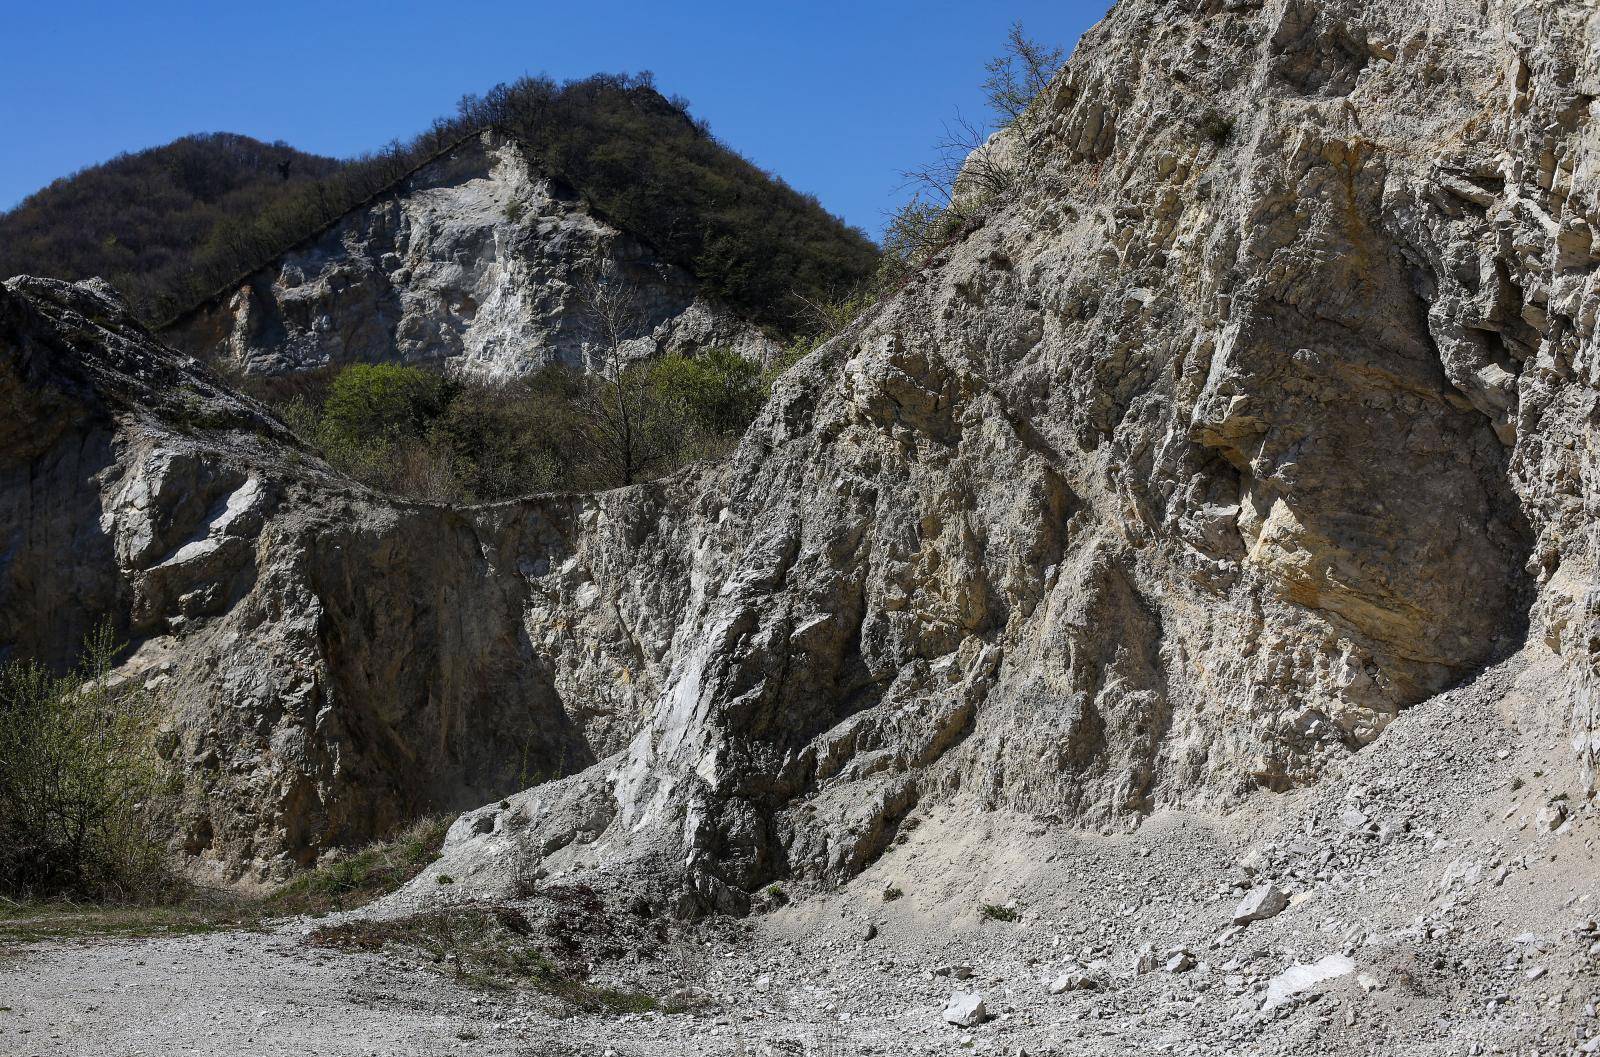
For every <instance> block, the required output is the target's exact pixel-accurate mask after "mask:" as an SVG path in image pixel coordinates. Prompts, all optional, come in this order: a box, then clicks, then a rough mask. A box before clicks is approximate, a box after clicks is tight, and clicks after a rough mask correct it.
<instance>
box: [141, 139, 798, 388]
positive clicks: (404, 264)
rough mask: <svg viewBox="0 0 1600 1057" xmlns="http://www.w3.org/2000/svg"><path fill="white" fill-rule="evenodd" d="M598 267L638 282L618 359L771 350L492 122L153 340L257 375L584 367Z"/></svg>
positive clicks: (758, 355)
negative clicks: (491, 128)
mask: <svg viewBox="0 0 1600 1057" xmlns="http://www.w3.org/2000/svg"><path fill="white" fill-rule="evenodd" d="M605 265H609V271H608V273H607V274H608V275H613V276H615V277H617V278H619V279H622V280H625V281H627V282H630V283H632V284H633V285H634V286H635V288H636V289H637V291H638V310H639V311H638V316H639V318H638V320H637V322H636V326H634V327H633V328H632V329H634V330H635V331H636V333H632V334H629V335H627V338H628V342H627V352H628V353H629V354H631V355H637V356H640V357H643V356H649V355H656V354H661V353H667V352H684V353H690V352H693V351H695V350H696V349H700V348H705V347H708V346H713V345H720V346H726V347H730V348H733V349H734V350H735V351H737V352H739V353H741V354H742V355H745V356H747V357H749V358H751V359H755V360H757V361H761V360H763V359H765V358H767V356H768V354H769V352H770V349H769V345H770V343H769V342H768V340H767V339H766V338H765V337H764V336H763V335H762V334H761V332H760V331H759V330H757V329H756V328H755V327H753V326H751V325H750V324H749V323H747V322H745V321H743V320H740V319H738V318H737V317H736V316H734V315H733V314H732V313H730V312H728V311H727V310H725V309H723V308H720V307H718V306H717V305H715V304H713V303H711V302H710V301H708V300H707V299H705V298H703V297H701V296H699V294H698V292H697V290H696V288H695V283H694V279H693V277H692V276H690V275H689V274H688V273H687V272H685V271H684V270H683V269H682V268H679V267H676V266H675V265H672V264H670V263H668V262H666V261H664V260H663V259H661V257H660V256H659V255H658V254H657V253H656V252H655V251H654V250H652V249H651V248H650V247H649V246H647V245H645V244H644V243H642V242H640V241H639V240H638V239H637V238H634V237H633V236H631V235H628V234H626V233H624V232H621V231H618V230H617V229H616V228H615V227H613V226H612V225H611V224H610V223H608V222H607V221H606V220H605V219H604V218H603V217H600V216H597V215H596V214H595V213H594V212H593V210H592V209H591V208H589V207H588V206H586V205H585V204H584V203H583V202H582V201H581V200H580V198H579V196H578V195H577V194H576V193H575V192H573V191H572V190H571V189H570V188H566V187H564V186H562V185H561V184H560V182H559V181H555V180H552V179H550V178H549V177H548V176H546V175H544V174H543V173H542V172H541V171H540V170H539V168H538V164H537V160H536V159H533V158H531V157H530V156H529V153H528V151H527V150H526V149H525V148H524V147H522V146H521V145H520V144H518V143H516V142H514V141H512V140H509V139H507V138H506V137H504V136H502V135H500V134H499V133H495V132H485V133H482V134H481V135H479V136H477V137H474V138H472V139H470V140H468V141H466V142H465V143H463V144H461V145H460V146H459V147H457V148H455V149H454V150H452V151H450V152H449V153H447V154H445V155H444V156H442V157H439V158H437V159H435V160H433V161H431V162H429V163H427V164H426V165H424V166H422V168H420V169H418V170H417V171H416V172H415V173H413V174H412V175H411V176H409V177H408V178H406V179H405V180H404V181H402V182H401V183H400V184H399V185H397V186H396V187H395V188H393V189H392V190H391V191H389V192H386V193H384V194H382V195H380V196H379V197H378V198H377V199H375V200H374V201H372V202H370V203H368V204H367V205H364V206H361V207H360V208H357V209H355V210H353V211H352V212H350V213H349V214H347V215H346V216H345V217H344V218H343V219H341V220H340V221H339V222H338V223H336V224H334V225H333V226H332V227H330V228H328V229H327V230H326V231H324V232H322V233H321V234H320V235H318V236H317V237H316V238H314V239H313V240H311V241H310V242H308V243H306V244H304V245H302V246H300V247H299V248H297V249H295V250H293V251H291V252H289V253H287V254H285V255H284V256H283V257H281V258H279V259H278V260H277V261H275V262H274V263H272V264H270V265H268V266H267V267H265V268H263V269H261V270H260V271H258V272H256V273H255V274H253V275H251V276H250V277H249V278H248V279H247V280H246V281H245V282H244V283H242V284H241V285H240V286H239V287H238V288H237V289H236V290H234V291H232V292H231V293H230V294H228V295H226V296H223V297H221V298H218V299H216V300H214V301H212V302H210V303H208V304H205V305H202V306H201V307H200V308H198V309H196V310H195V311H193V312H191V313H189V314H188V315H187V316H185V317H182V318H180V319H179V320H178V321H177V322H176V323H174V324H173V325H171V326H169V327H168V328H167V330H166V331H165V333H164V334H163V337H164V338H165V339H166V340H168V341H171V342H172V343H174V344H176V345H177V346H179V347H180V348H183V349H186V350H188V351H190V352H192V353H195V354H196V355H216V356H218V357H219V358H220V359H221V360H222V361H223V362H226V363H228V364H230V365H231V366H233V367H234V368H236V369H239V370H242V371H245V372H247V373H253V374H282V373H286V372H291V371H299V370H308V369H314V368H317V367H324V366H328V365H339V364H346V363H377V362H403V363H443V364H446V365H448V366H449V367H450V368H451V369H452V370H455V371H459V372H461V373H465V374H471V375H475V376H479V377H487V378H505V377H514V376H519V375H524V374H528V373H531V372H533V371H535V370H538V369H539V368H540V367H544V366H546V365H549V364H552V363H559V364H564V365H566V366H569V367H583V366H585V365H586V364H588V363H589V362H590V361H591V360H592V358H593V356H594V345H595V340H594V337H593V335H592V334H591V333H590V328H589V327H588V326H587V325H586V322H585V319H584V314H583V312H582V310H581V306H580V304H579V296H578V295H579V288H580V285H581V282H582V277H583V275H584V274H585V273H586V271H590V270H594V271H598V270H600V269H601V268H602V266H605Z"/></svg>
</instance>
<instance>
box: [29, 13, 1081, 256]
mask: <svg viewBox="0 0 1600 1057" xmlns="http://www.w3.org/2000/svg"><path fill="white" fill-rule="evenodd" d="M1106 6H1107V5H1106V2H1105V0H1054V2H1044V0H1013V2H1006V3H993V2H990V0H969V2H966V3H946V2H941V0H920V2H913V0H858V2H856V3H839V2H834V0H822V2H814V3H770V2H768V3H763V2H760V0H757V2H753V3H752V2H745V3H732V2H704V3H694V2H682V0H680V2H677V3H670V2H662V0H656V2H654V3H644V2H614V3H598V2H592V0H591V2H588V3H585V2H583V0H577V2H573V0H564V2H561V3H545V2H523V3H511V2H473V0H456V2H452V3H444V2H438V3H426V4H424V3H412V2H406V0H391V2H378V0H321V2H320V3H309V2H304V0H281V2H274V3H267V4H247V3H216V2H215V0H211V2H206V3H170V2H168V3H161V2H148V3H137V2H127V0H116V2H113V0H103V2H100V3H87V2H82V0H51V2H45V3H29V4H16V5H10V7H9V9H8V10H7V12H6V15H5V19H4V22H5V25H4V30H3V33H4V37H5V40H6V46H5V61H4V62H3V63H0V143H5V144H6V145H7V157H6V158H5V160H4V164H3V165H0V209H8V208H10V207H12V206H14V205H16V204H17V203H18V202H19V201H21V200H22V199H23V198H24V197H25V196H27V195H28V194H30V193H31V192H33V191H35V190H37V189H39V188H40V187H42V186H44V185H45V184H47V183H49V182H50V181H51V180H53V179H55V178H56V177H58V176H63V175H66V174H67V173H70V172H72V171H74V170H76V169H80V168H83V167H84V166H87V165H92V164H94V163H96V162H100V161H104V160H106V159H107V158H110V157H112V156H113V155H115V154H117V153H119V152H121V151H126V150H137V149H139V148H142V147H149V146H155V145H157V144H161V143H165V142H167V141H169V140H172V139H174V138H176V137H178V136H181V135H184V134H186V133H190V132H220V131H226V132H242V133H245V134H247V135H251V136H256V137H258V138H260V139H265V140H276V139H281V140H284V141H286V142H288V143H289V144H291V145H293V146H295V147H299V148H300V149H302V150H309V151H314V152H316V153H319V154H330V155H334V156H338V157H343V156H348V155H351V154H356V153H359V152H361V151H363V150H368V149H371V148H374V147H377V146H380V145H381V144H383V143H385V142H386V141H388V140H390V139H396V138H399V139H404V138H406V137H408V136H410V135H411V134H412V133H414V132H416V131H418V130H420V129H421V128H423V127H424V126H426V125H427V124H428V122H429V121H430V120H432V119H433V118H434V117H436V116H439V115H443V114H448V113H451V112H453V111H454V109H455V104H456V101H457V100H458V99H459V98H460V97H461V96H462V95H463V94H465V93H468V92H482V91H483V90H485V89H487V88H488V87H490V86H491V85H493V84H495V83H496V82H497V81H505V80H511V79H513V78H515V77H517V76H520V75H521V74H523V73H547V74H549V75H550V76H552V77H555V78H556V79H558V80H564V79H567V78H571V77H581V76H585V75H587V74H590V73H595V72H600V71H607V72H622V71H626V72H637V71H639V70H646V69H648V70H653V71H654V72H655V74H656V83H657V86H658V87H660V88H661V90H662V91H664V92H666V93H668V94H671V93H674V92H676V93H680V94H682V95H684V96H687V97H688V98H689V100H690V102H691V104H692V105H693V110H694V112H695V113H696V114H697V115H698V116H700V117H704V118H705V119H707V120H708V121H709V122H710V123H711V127H712V130H713V131H714V132H715V133H716V134H717V135H718V136H719V137H720V138H721V139H723V140H724V141H725V142H727V143H729V144H730V145H732V146H733V147H734V148H736V149H737V150H739V151H740V152H741V153H743V154H745V155H746V156H747V157H749V158H751V159H752V160H754V161H755V162H756V163H757V164H759V165H761V166H763V167H764V168H766V169H769V170H771V171H773V172H776V173H778V174H780V175H782V176H783V177H784V178H785V179H786V180H788V181H789V183H791V184H793V185H794V186H795V187H797V188H799V189H801V190H803V191H809V192H811V193H813V194H815V195H817V196H818V197H819V198H821V199H822V202H823V204H824V205H826V206H827V207H828V208H829V209H831V210H832V211H834V212H835V213H839V214H841V215H842V216H844V218H845V219H846V220H849V221H850V222H852V223H855V224H859V225H860V226H862V227H863V228H866V229H867V230H868V232H869V233H871V234H873V235H874V236H876V235H877V234H878V232H879V229H880V227H881V223H882V219H883V215H884V213H885V212H886V211H887V210H889V209H891V208H892V207H893V206H894V205H895V204H896V203H897V202H898V201H899V200H900V199H901V198H903V197H904V196H905V194H906V193H907V192H905V191H903V190H901V189H900V185H901V183H902V181H901V178H900V177H899V172H900V170H902V169H905V168H907V167H910V166H912V165H914V164H916V163H918V162H920V161H924V160H927V159H928V157H929V154H930V146H931V144H932V143H933V142H934V141H935V140H937V139H938V137H939V136H940V134H941V130H942V124H943V122H944V121H945V120H947V119H948V118H949V117H950V116H951V115H952V114H954V113H955V112H956V111H957V110H960V111H961V112H962V113H963V114H965V115H967V116H970V117H977V116H981V114H982V112H983V106H982V102H981V95H980V92H979V84H980V82H981V81H982V79H983V76H984V74H983V62H984V60H985V59H986V58H988V57H989V56H991V55H993V54H995V53H997V52H998V51H999V50H1000V48H1001V46H1002V44H1003V42H1004V39H1005V34H1006V29H1007V27H1008V26H1009V25H1010V24H1011V22H1012V21H1013V20H1015V19H1021V20H1022V21H1023V23H1024V25H1025V26H1026V27H1027V29H1028V32H1029V35H1030V36H1033V37H1035V38H1037V39H1040V40H1043V41H1047V42H1050V43H1059V44H1061V45H1063V46H1064V47H1066V48H1067V49H1068V50H1069V51H1070V49H1071V46H1072V45H1073V44H1074V43H1075V42H1076V41H1077V38H1078V36H1079V35H1080V34H1081V33H1082V32H1083V31H1084V30H1085V29H1087V28H1088V27H1089V26H1090V25H1092V24H1093V23H1094V22H1095V21H1096V20H1098V19H1099V18H1100V17H1101V16H1102V15H1103V14H1104V12H1105V8H1106Z"/></svg>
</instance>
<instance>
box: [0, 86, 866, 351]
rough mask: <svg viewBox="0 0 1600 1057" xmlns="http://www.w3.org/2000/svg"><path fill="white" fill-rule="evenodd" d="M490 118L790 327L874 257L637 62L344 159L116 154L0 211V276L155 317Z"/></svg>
mask: <svg viewBox="0 0 1600 1057" xmlns="http://www.w3.org/2000/svg"><path fill="white" fill-rule="evenodd" d="M487 128H499V129H501V130H503V131H505V132H506V133H508V134H510V135H512V136H515V137H516V138H518V139H520V140H521V141H522V142H524V143H525V144H526V145H527V146H528V147H529V148H530V149H531V152H532V155H533V158H534V160H535V162H536V164H538V165H540V166H541V167H543V168H544V170H545V171H546V172H548V173H549V174H550V175H552V176H554V177H556V178H558V179H560V180H562V181H564V182H565V183H567V184H570V185H571V186H572V187H574V188H576V189H577V190H578V191H579V192H580V193H581V194H582V195H583V196H584V197H585V198H587V199H588V200H589V201H590V202H592V203H593V204H594V206H595V207H596V208H597V209H598V210H599V211H600V212H601V213H602V214H604V216H605V217H606V218H607V219H609V220H610V221H611V222H612V223H614V224H617V225H619V226H620V227H622V228H624V229H626V230H628V231H629V232H631V233H633V234H635V235H637V236H639V237H641V238H643V239H645V240H646V241H648V242H650V243H652V244H653V245H654V246H655V247H656V248H657V250H658V251H659V252H661V253H662V255H663V256H665V257H666V258H667V259H668V260H670V261H673V262H674V263H676V264H679V265H681V266H683V267H685V268H687V269H688V270H690V271H691V272H693V273H694V274H695V276H696V277H697V278H698V280H699V282H700V284H701V287H702V288H703V290H704V291H705V292H706V293H708V294H710V295H711V296H713V297H716V298H718V299H720V300H721V301H723V302H724V303H726V304H727V305H729V306H730V307H732V308H734V309H736V310H738V311H740V312H741V313H743V314H744V315H746V316H747V317H748V318H751V319H754V320H756V321H758V322H761V323H764V324H767V325H769V326H772V327H774V328H775V329H777V330H780V331H784V332H788V331H790V330H792V329H793V327H794V324H795V321H796V318H797V315H798V312H799V306H798V305H797V304H796V303H795V301H794V299H793V297H792V296H791V295H792V294H795V293H799V294H801V295H804V296H807V297H813V298H817V297H828V296H832V294H833V293H834V292H836V291H838V290H844V289H849V288H852V287H854V286H856V285H858V284H859V283H861V282H862V281H864V280H865V279H866V278H868V277H869V276H870V275H871V274H872V271H873V269H874V268H875V267H876V263H877V251H876V249H875V248H874V246H873V245H872V243H871V241H870V240H868V239H867V237H866V236H865V235H864V234H862V233H861V232H860V231H858V230H856V229H854V228H851V227H849V226H848V225H846V224H845V223H844V222H843V221H841V220H839V219H838V218H836V217H834V216H832V215H831V214H829V213H828V212H827V211H826V210H825V209H823V208H822V205H821V204H820V203H819V202H818V201H817V200H816V198H814V197H813V196H810V195H805V194H801V193H800V192H798V191H795V190H794V189H792V188H790V187H789V186H788V185H787V184H785V183H784V182H783V181H782V180H780V179H778V178H777V177H775V176H772V175H771V174H769V173H766V172H763V171H762V170H761V169H760V168H758V167H757V166H755V165H754V164H752V163H751V162H749V161H747V160H746V159H744V158H743V157H741V156H739V155H738V154H737V153H736V152H734V151H733V150H732V149H730V148H729V147H727V146H726V145H724V144H723V143H721V142H720V141H718V140H717V139H716V138H715V137H714V136H713V135H712V134H711V132H710V130H709V128H708V127H707V126H706V125H705V123H704V122H701V121H696V120H695V119H694V118H692V117H691V116H690V114H689V111H688V104H687V102H686V101H684V100H682V99H671V100H669V99H667V98H665V97H663V96H662V95H661V94H660V93H659V92H657V91H656V90H655V88H654V85H653V82H652V80H651V78H650V76H649V75H648V74H645V75H641V76H634V77H629V76H614V75H600V76H595V77H589V78H585V79H583V80H578V81H570V82H567V83H566V84H562V85H558V84H556V83H555V82H554V81H552V80H550V79H548V78H543V77H540V78H523V79H522V80H519V81H517V82H516V83H514V84H511V85H499V86H496V87H495V88H494V89H492V90H491V91H489V92H488V93H486V94H485V95H483V96H482V97H478V96H468V97H467V98H466V99H464V100H462V103H461V106H460V112H459V113H458V114H457V115H456V116H455V117H452V118H448V119H439V120H436V121H434V122H433V124H432V125H431V126H430V127H429V128H428V129H427V130H426V131H425V132H423V133H422V134H421V135H419V136H417V137H416V138H415V139H413V140H411V141H410V142H409V143H406V144H399V143H394V144H390V145H389V146H387V147H385V148H383V149H382V150H381V151H379V152H377V153H375V154H371V155H367V156H365V157H362V158H357V159H355V160H352V161H349V162H343V163H340V162H334V161H331V160H330V159H326V158H316V157H313V156H311V155H305V154H300V153H299V152H296V151H293V150H290V149H289V148H287V147H285V146H283V145H281V144H275V145H272V146H267V145H264V144H260V143H257V142H256V141H254V140H250V139H248V138H247V137H243V136H227V135H217V136H191V137H186V138H185V139H182V140H178V141H176V142H175V143H172V144H169V145H168V146H166V147H161V148H156V149H154V150H150V151H144V152H141V153H139V154H134V155H125V156H123V157H120V158H117V159H114V160H113V161H111V162H108V163H106V164H105V165H101V166H96V167H94V168H90V169H86V170H84V171H82V172H80V173H77V174H75V175H74V176H71V177H68V178H66V179H64V180H58V181H56V183H54V184H52V185H51V186H50V187H48V188H45V189H44V190H42V191H40V192H38V193H37V194H34V195H32V196H30V197H29V198H28V199H26V200H25V201H23V202H22V203H21V204H20V205H19V206H17V207H16V208H15V209H13V210H11V211H10V212H8V213H5V214H0V277H4V276H9V275H12V274H17V273H21V272H31V273H35V274H44V275H51V276H56V277H58V278H64V279H83V278H87V277H89V276H91V275H103V276H105V277H106V278H108V279H110V280H111V281H112V282H113V283H114V284H115V285H116V286H117V287H118V288H119V289H121V290H122V292H123V293H124V294H125V295H126V296H127V297H128V298H129V300H130V303H131V304H132V305H133V307H134V310H135V311H136V312H137V313H138V314H139V315H140V316H141V317H142V318H144V319H145V320H147V321H149V322H151V323H158V324H159V323H162V322H165V321H167V320H170V319H172V318H174V317H176V316H179V315H181V314H182V313H184V312H186V311H187V310H189V309H191V308H194V307H196V306H197V305H199V304H200V303H202V302H204V301H205V300H206V299H207V298H208V297H210V296H212V295H214V294H218V293H220V292H223V291H224V290H225V289H227V288H228V287H229V286H230V285H231V284H232V283H233V282H235V281H236V280H238V279H240V278H242V277H243V276H245V275H247V274H249V273H250V272H251V271H254V270H255V269H257V268H260V267H263V266H265V265H267V264H269V263H270V262H271V261H272V260H273V259H275V258H276V257H278V256H279V255H280V254H282V253H284V252H285V251H287V250H288V249H290V248H292V247H293V246H294V245H296V244H297V243H299V242H301V241H303V240H304V239H306V238H308V237H310V236H312V235H314V234H316V233H317V232H318V231H320V230H322V229H323V228H325V227H326V226H327V225H328V224H330V223H332V222H333V221H335V220H337V219H338V218H339V217H340V216H342V215H344V214H345V213H346V212H348V211H349V210H351V209H352V208H355V207H356V206H358V205H360V204H361V203H363V202H365V201H367V200H369V199H370V198H372V197H373V196H375V195H377V194H380V193H382V192H384V191H385V190H386V189H388V188H389V187H391V186H392V185H394V184H395V183H396V181H398V180H400V179H402V178H404V177H405V176H406V175H408V174H409V173H411V172H412V171H414V170H415V169H416V168H417V167H418V166H420V165H422V164H425V163H426V162H427V161H429V160H431V159H433V158H434V157H437V156H438V155H439V154H441V153H442V152H445V151H448V150H449V149H451V148H453V147H455V146H456V145H458V144H459V143H461V142H462V141H463V140H464V139H466V138H467V137H468V136H471V135H472V134H474V133H475V132H478V131H481V130H483V129H487ZM151 188H154V189H155V193H147V192H148V191H149V189H151Z"/></svg>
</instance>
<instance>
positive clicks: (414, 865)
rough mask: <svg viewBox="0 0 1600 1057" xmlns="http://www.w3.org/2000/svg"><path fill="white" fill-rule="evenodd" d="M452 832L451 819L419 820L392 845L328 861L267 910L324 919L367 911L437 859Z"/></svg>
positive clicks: (293, 883)
mask: <svg viewBox="0 0 1600 1057" xmlns="http://www.w3.org/2000/svg"><path fill="white" fill-rule="evenodd" d="M449 828H450V820H449V819H446V818H424V819H419V820H418V821H416V822H414V823H412V824H411V825H409V826H407V827H406V828H405V829H404V830H402V831H401V832H400V833H398V834H396V835H395V836H393V837H391V838H389V839H388V840H382V841H376V842H374V843H372V844H369V845H368V846H367V847H365V848H362V849H361V850H359V851H356V852H353V853H351V854H349V855H346V856H344V857H343V858H338V859H331V860H325V861H323V862H321V863H319V864H318V865H317V866H316V868H315V869H312V870H308V871H306V872H305V873H302V874H300V875H299V876H297V877H295V878H294V880H292V881H290V882H289V883H288V884H286V885H284V886H283V887H282V888H279V889H278V890H277V891H276V892H274V893H272V895H270V896H269V897H267V900H266V903H265V906H264V909H265V910H267V911H269V912H271V913H275V914H321V913H326V912H328V911H333V910H353V909H354V908H356V907H359V906H364V905H365V904H367V903H370V902H372V901H373V900H374V899H376V898H378V897H379V896H381V895H385V894H387V893H389V892H392V891H394V890H395V889H396V888H399V887H400V886H401V885H403V884H405V883H406V882H407V881H409V880H411V879H412V878H413V877H415V876H416V875H417V874H418V873H420V872H421V871H422V868H423V867H425V866H427V865H428V864H429V863H430V862H433V861H434V860H435V859H437V858H438V857H439V849H440V847H441V846H442V845H443V844H444V835H445V831H446V830H448V829H449Z"/></svg>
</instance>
